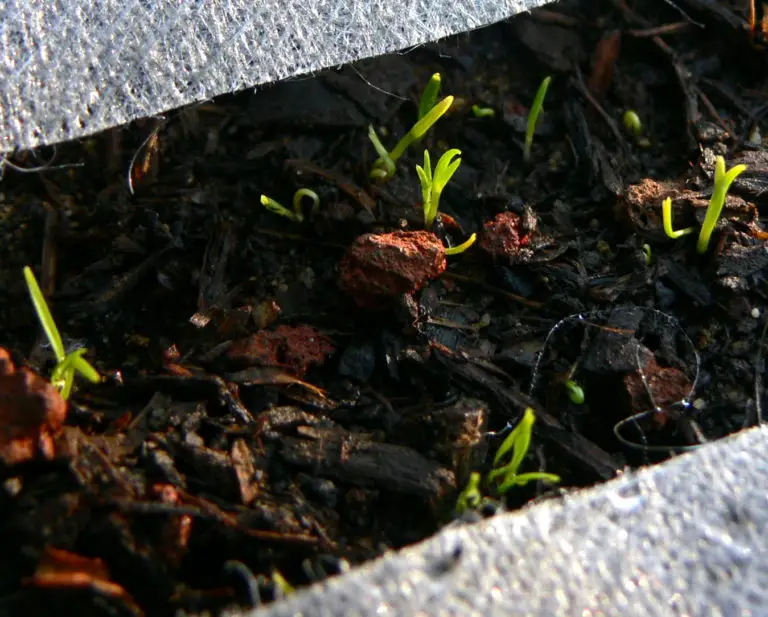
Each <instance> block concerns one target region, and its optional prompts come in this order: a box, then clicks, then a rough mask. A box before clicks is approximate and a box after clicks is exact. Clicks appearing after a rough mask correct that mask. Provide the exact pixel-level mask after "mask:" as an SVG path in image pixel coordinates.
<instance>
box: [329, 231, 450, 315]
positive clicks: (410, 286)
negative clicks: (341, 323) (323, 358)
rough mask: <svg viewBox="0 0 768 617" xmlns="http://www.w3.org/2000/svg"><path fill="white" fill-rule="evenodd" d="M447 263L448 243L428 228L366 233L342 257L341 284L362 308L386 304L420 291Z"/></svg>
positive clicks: (379, 306) (441, 271) (374, 307)
mask: <svg viewBox="0 0 768 617" xmlns="http://www.w3.org/2000/svg"><path fill="white" fill-rule="evenodd" d="M445 267H446V260H445V247H444V246H443V243H442V242H441V241H440V239H439V238H438V237H437V236H436V235H435V234H433V233H431V232H429V231H394V232H391V233H386V234H365V235H362V236H360V237H358V238H357V240H355V242H354V243H353V244H352V246H350V247H349V249H347V254H346V255H345V256H344V258H343V259H342V261H341V264H340V266H339V287H340V288H341V289H342V290H344V291H345V292H346V293H348V294H349V295H350V296H352V297H353V298H354V300H355V302H356V303H357V305H358V306H360V307H362V308H368V309H376V308H383V307H385V306H386V305H387V304H388V303H389V301H390V300H391V299H392V298H395V297H397V296H400V295H402V294H411V293H414V292H416V291H418V290H419V289H421V287H423V286H424V284H425V283H426V282H427V281H429V280H431V279H434V278H437V277H438V276H440V275H441V274H442V273H443V271H444V270H445Z"/></svg>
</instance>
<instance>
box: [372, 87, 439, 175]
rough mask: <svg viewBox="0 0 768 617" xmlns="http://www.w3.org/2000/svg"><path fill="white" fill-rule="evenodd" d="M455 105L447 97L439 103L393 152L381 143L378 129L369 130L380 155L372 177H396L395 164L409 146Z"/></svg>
mask: <svg viewBox="0 0 768 617" xmlns="http://www.w3.org/2000/svg"><path fill="white" fill-rule="evenodd" d="M451 105H453V97H452V96H446V97H445V98H444V99H443V100H442V101H440V102H439V103H437V104H436V105H435V106H434V107H432V109H430V110H429V112H428V113H427V114H426V115H425V116H424V117H423V118H421V119H420V120H419V121H418V122H416V124H414V125H413V127H411V130H410V131H408V132H407V133H406V134H405V135H404V136H403V138H402V139H401V140H400V141H399V142H398V143H397V145H396V146H395V148H394V150H392V152H387V149H386V148H385V147H384V145H383V144H382V143H381V140H380V139H379V137H378V135H377V134H376V129H374V128H373V127H372V126H371V127H369V128H368V138H369V139H370V140H371V143H372V144H373V147H374V148H375V149H376V152H377V153H378V155H379V158H378V159H376V161H375V162H374V164H373V169H372V170H371V173H370V177H371V178H372V179H374V180H387V179H389V178H391V177H392V176H393V175H395V164H396V163H397V161H398V159H399V158H400V157H401V156H403V153H404V152H405V151H406V149H407V148H408V146H410V145H411V144H412V143H414V142H415V141H418V140H419V139H421V138H422V137H424V135H425V134H426V133H427V131H428V130H429V129H430V128H432V126H433V125H434V124H435V123H436V122H437V121H438V120H439V119H440V118H441V117H442V116H443V115H445V112H447V111H448V109H450V107H451Z"/></svg>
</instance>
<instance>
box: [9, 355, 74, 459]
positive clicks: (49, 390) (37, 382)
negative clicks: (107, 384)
mask: <svg viewBox="0 0 768 617" xmlns="http://www.w3.org/2000/svg"><path fill="white" fill-rule="evenodd" d="M66 417H67V403H66V401H65V400H64V399H63V398H61V395H60V394H59V391H58V390H56V388H54V387H53V386H52V385H51V384H50V382H49V381H48V380H47V379H44V378H43V377H40V375H38V374H37V373H34V372H32V371H31V370H29V369H28V368H20V369H17V368H16V367H15V366H14V365H13V362H12V361H11V357H10V355H9V354H8V352H7V351H6V350H5V349H3V348H2V347H0V459H2V460H3V461H5V462H6V463H7V464H9V465H12V464H14V463H21V462H23V461H28V460H30V459H33V458H35V457H37V456H38V455H42V456H43V457H44V458H53V456H54V455H55V445H54V437H55V436H56V435H58V434H59V433H60V432H61V427H62V426H63V424H64V420H66Z"/></svg>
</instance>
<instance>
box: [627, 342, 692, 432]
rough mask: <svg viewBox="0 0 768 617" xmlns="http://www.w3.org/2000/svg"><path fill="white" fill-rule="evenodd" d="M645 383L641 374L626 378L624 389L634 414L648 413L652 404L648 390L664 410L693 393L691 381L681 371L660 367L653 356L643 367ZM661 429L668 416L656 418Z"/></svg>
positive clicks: (633, 374) (657, 416)
mask: <svg viewBox="0 0 768 617" xmlns="http://www.w3.org/2000/svg"><path fill="white" fill-rule="evenodd" d="M643 375H645V382H644V381H643V378H642V376H641V375H640V373H639V372H634V373H630V374H628V375H625V376H624V387H625V389H626V392H627V394H628V395H629V399H630V405H631V407H632V412H633V413H640V412H641V411H646V410H647V409H648V408H649V407H650V404H651V402H650V401H649V400H648V390H650V391H651V393H652V394H653V400H654V402H655V403H656V405H658V406H659V407H661V408H662V409H664V408H666V407H668V406H669V405H671V404H672V403H676V402H678V401H681V400H682V399H684V398H685V397H686V396H688V394H690V392H691V387H692V386H691V381H690V379H689V378H688V377H687V376H686V375H685V373H683V372H682V371H681V370H679V369H676V368H674V367H669V366H659V364H658V363H657V362H656V358H655V357H654V356H651V357H650V359H649V360H648V362H647V363H646V365H645V366H644V367H643ZM654 419H655V421H656V423H657V424H658V425H659V427H662V426H664V425H665V424H666V422H667V420H668V417H667V416H666V415H656V416H654Z"/></svg>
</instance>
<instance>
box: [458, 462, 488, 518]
mask: <svg viewBox="0 0 768 617" xmlns="http://www.w3.org/2000/svg"><path fill="white" fill-rule="evenodd" d="M480 481H481V476H480V472H479V471H473V472H472V473H471V474H470V476H469V481H468V482H467V486H466V487H465V488H464V490H463V491H461V493H459V497H458V499H456V508H455V509H454V512H455V513H456V515H457V516H461V515H462V514H464V512H466V511H467V510H476V509H477V508H479V507H480V504H481V503H482V501H483V494H482V492H481V491H480Z"/></svg>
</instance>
